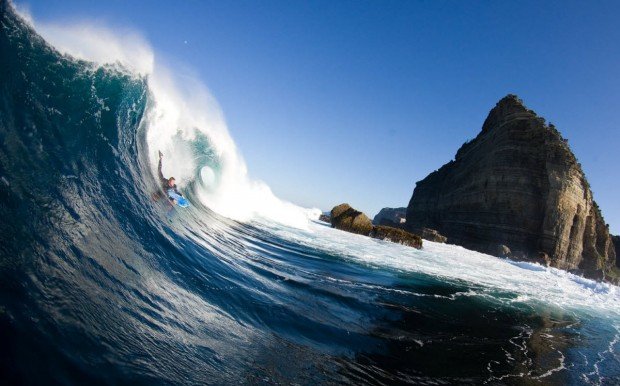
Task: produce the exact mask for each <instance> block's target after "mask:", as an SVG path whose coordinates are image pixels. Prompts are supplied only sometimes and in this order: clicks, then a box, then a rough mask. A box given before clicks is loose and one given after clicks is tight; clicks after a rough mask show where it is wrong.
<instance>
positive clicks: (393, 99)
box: [17, 0, 620, 234]
mask: <svg viewBox="0 0 620 386" xmlns="http://www.w3.org/2000/svg"><path fill="white" fill-rule="evenodd" d="M17 3H18V4H19V5H20V6H25V7H26V8H27V9H29V10H30V12H31V14H32V15H33V16H34V18H35V20H40V21H46V22H49V21H54V22H65V21H66V22H73V21H84V20H96V21H98V22H100V23H103V24H105V25H108V26H112V27H114V26H119V27H129V28H131V29H133V30H136V31H138V32H140V33H141V34H142V35H143V36H144V37H145V38H146V39H147V40H148V41H149V42H150V44H151V45H152V47H153V48H154V50H155V52H156V54H160V55H162V56H164V57H165V58H167V59H172V60H173V61H174V62H178V63H182V64H183V65H185V66H188V67H190V68H193V69H194V70H195V71H196V72H197V73H198V74H199V76H200V77H201V79H202V80H203V81H204V83H205V84H206V85H207V87H208V88H209V89H210V90H211V92H212V94H213V95H214V96H215V98H216V99H217V100H218V101H219V103H220V105H221V107H222V109H223V110H224V114H225V116H226V119H227V122H228V126H229V130H230V132H231V134H232V136H233V138H234V139H235V141H236V142H237V145H238V146H239V148H240V150H241V152H242V154H243V155H244V157H245V159H246V161H247V164H248V168H249V171H250V174H251V175H252V176H253V177H254V178H258V179H261V180H264V181H265V182H267V183H268V184H269V185H270V186H271V187H272V189H273V190H274V192H275V193H276V194H278V195H279V196H280V197H282V198H285V199H288V200H290V201H293V202H295V203H298V204H300V205H303V206H316V207H320V208H322V209H324V210H328V209H331V207H332V206H333V205H335V204H338V203H340V202H345V201H346V202H349V203H351V204H352V205H353V206H355V207H357V208H360V209H361V210H363V211H365V212H366V213H368V214H369V215H371V216H372V215H374V214H375V213H376V212H377V211H378V210H379V209H380V208H382V207H385V206H406V205H407V203H408V201H409V199H410V197H411V193H412V191H413V188H414V186H415V182H416V181H418V180H420V179H422V178H424V177H425V176H426V175H427V174H428V173H429V172H431V171H433V170H435V169H437V168H439V167H440V166H441V165H442V164H444V163H445V162H447V161H449V160H450V159H452V158H453V156H454V154H455V152H456V150H457V149H458V148H459V146H460V145H461V144H462V143H463V142H465V141H466V140H468V139H471V138H473V137H474V136H476V134H477V133H478V132H479V130H480V128H481V126H482V122H483V120H484V118H485V117H486V115H487V113H488V111H489V110H490V109H491V108H492V107H493V106H494V105H495V103H496V102H497V101H498V100H499V99H500V98H501V97H503V96H504V95H506V94H508V93H515V94H517V95H519V96H520V97H521V98H522V99H523V100H524V102H525V104H526V105H527V106H528V107H529V108H531V109H533V110H535V111H536V112H538V113H539V115H542V116H544V117H545V118H546V119H547V121H549V122H552V123H554V124H555V125H556V127H557V128H558V129H559V130H560V131H561V132H562V134H563V135H564V137H566V138H568V140H569V143H570V145H571V147H572V149H573V151H574V152H575V154H576V156H577V158H578V159H579V161H580V162H581V163H582V165H583V168H584V170H585V172H586V175H587V177H588V179H589V181H590V183H591V186H592V189H593V191H594V197H595V199H596V200H597V202H598V203H599V205H600V207H601V208H602V211H603V214H604V216H605V219H606V220H607V222H608V223H610V226H611V230H612V231H613V233H616V234H618V233H620V202H619V200H618V199H617V197H618V190H619V188H620V168H619V167H618V152H619V150H620V149H619V145H620V76H619V74H618V71H619V69H620V43H619V42H620V28H619V27H618V25H619V22H618V17H619V16H620V2H618V1H608V2H605V1H597V2H585V1H557V2H554V1H544V2H540V1H493V2H491V1H489V2H480V1H477V2H475V1H402V2H396V1H312V2H305V1H304V2H302V1H279V2H272V1H179V2H177V1H159V2H157V1H137V0H132V1H118V0H106V1H71V0H63V1H57V0H27V1H17ZM184 41H187V44H184Z"/></svg>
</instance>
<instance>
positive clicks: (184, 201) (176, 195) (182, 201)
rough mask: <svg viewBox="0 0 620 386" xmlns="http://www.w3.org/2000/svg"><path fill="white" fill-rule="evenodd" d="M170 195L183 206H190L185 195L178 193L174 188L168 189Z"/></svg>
mask: <svg viewBox="0 0 620 386" xmlns="http://www.w3.org/2000/svg"><path fill="white" fill-rule="evenodd" d="M168 197H170V198H173V199H174V201H176V203H177V205H178V206H180V207H181V208H187V207H188V206H189V201H187V200H186V199H185V197H183V196H180V195H178V194H177V193H176V192H175V191H174V190H173V189H170V190H168Z"/></svg>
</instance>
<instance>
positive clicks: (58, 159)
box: [0, 1, 620, 385]
mask: <svg viewBox="0 0 620 386" xmlns="http://www.w3.org/2000/svg"><path fill="white" fill-rule="evenodd" d="M0 12H1V17H0V20H1V29H0V218H1V220H0V232H1V234H2V237H1V239H0V345H1V346H0V347H1V351H0V383H1V384H46V385H47V384H69V385H71V384H131V385H138V384H145V385H153V384H218V385H220V384H222V385H223V384H232V383H235V384H238V383H240V384H339V385H340V384H482V383H486V384H557V385H563V384H584V383H585V384H620V358H619V354H618V344H619V343H618V339H619V338H618V337H619V333H618V330H619V327H618V326H619V325H620V323H619V319H620V318H619V316H618V313H617V312H616V311H617V309H616V311H614V308H615V307H616V305H618V304H620V301H619V300H618V299H620V297H619V296H617V292H615V291H614V290H613V289H610V288H609V287H603V288H600V287H599V286H597V285H596V284H594V283H591V282H588V281H583V282H576V283H575V282H574V281H570V280H573V279H570V280H569V279H566V278H564V277H560V276H557V275H559V274H557V273H556V274H554V273H553V272H551V273H549V272H546V271H545V272H536V269H535V268H532V267H531V266H527V267H526V266H515V265H510V264H508V263H504V262H495V261H494V260H490V259H487V258H486V257H483V256H482V257H480V256H479V254H475V253H474V252H468V251H465V250H462V249H458V248H455V247H448V246H445V247H442V246H435V245H433V244H430V245H428V246H427V247H426V248H425V250H424V251H415V250H409V249H407V248H405V247H401V246H396V245H391V244H388V243H381V242H377V241H374V240H366V239H362V238H358V236H353V235H340V234H338V233H337V231H334V230H331V229H328V228H326V227H325V226H324V225H320V224H318V223H312V224H310V229H308V230H297V229H289V228H287V227H284V226H279V225H277V224H273V223H269V222H260V221H252V222H248V223H240V222H235V221H232V220H228V219H226V218H223V217H221V216H219V215H217V214H215V213H213V212H212V211H211V210H209V208H207V207H206V206H203V205H202V204H201V203H200V201H199V200H198V199H196V197H194V195H193V193H195V192H193V190H192V189H193V188H196V187H192V185H191V184H190V186H189V188H188V190H187V192H186V193H187V194H188V195H189V199H190V201H192V203H193V206H192V208H190V209H188V210H184V211H180V210H170V209H169V208H168V207H167V205H166V204H165V203H162V202H156V201H155V202H154V201H152V199H151V194H152V193H153V192H154V191H157V185H156V182H155V180H154V178H153V174H152V169H151V166H150V164H149V162H148V157H147V153H148V151H150V149H148V144H147V142H146V140H145V138H146V130H148V125H147V123H148V122H146V120H147V118H146V117H147V112H148V110H149V109H150V108H152V103H151V97H152V96H151V93H150V91H149V87H148V79H147V78H144V77H140V76H137V75H133V74H131V73H130V72H128V71H127V70H125V69H123V68H122V67H121V66H118V65H109V66H105V67H101V66H97V65H94V64H91V63H88V62H83V61H79V60H76V59H73V58H71V57H67V56H63V55H61V54H60V53H59V52H57V51H55V50H54V49H53V48H52V47H51V46H49V45H48V44H46V43H45V42H44V41H43V40H42V38H41V37H39V36H38V35H37V34H36V32H35V31H34V30H33V29H31V28H30V27H28V26H27V25H26V24H25V23H24V22H23V21H22V20H21V19H20V18H19V17H18V16H17V15H16V14H15V13H14V11H13V10H12V9H11V8H10V6H7V4H6V3H5V2H4V1H0ZM200 141H201V143H200V146H197V147H196V151H202V152H210V151H211V150H210V149H205V146H208V141H206V140H204V139H200ZM472 259H473V260H472ZM470 260H471V261H474V260H475V261H476V262H478V261H480V262H483V264H486V266H484V267H482V266H480V268H477V267H478V266H476V265H474V264H470V265H468V266H466V267H465V268H463V267H461V266H460V265H459V264H460V263H461V262H464V263H463V264H469V263H467V262H469V261H470ZM494 264H503V265H498V266H497V267H495V266H494ZM478 269H480V271H479V272H478ZM486 270H488V271H486ZM541 270H542V269H541ZM455 272H457V274H455ZM488 272H494V274H489V273H488ZM503 275H504V276H503ZM541 275H547V276H541ZM553 275H556V276H553ZM555 277H557V283H551V284H549V278H555ZM552 280H555V279H552ZM534 282H537V283H546V284H541V287H537V285H534V284H531V283H534ZM515 283H516V284H515ZM520 283H524V284H523V285H521V284H520ZM567 283H568V284H567ZM573 286H574V287H573ZM526 295H527V296H526ZM563 299H566V300H567V301H566V302H565V304H564V302H563ZM573 299H577V300H573ZM581 302H583V303H581ZM605 302H607V306H605V304H603V305H604V306H601V307H599V306H600V304H599V303H605ZM575 303H579V304H575Z"/></svg>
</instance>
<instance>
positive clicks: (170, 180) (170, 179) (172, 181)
mask: <svg viewBox="0 0 620 386" xmlns="http://www.w3.org/2000/svg"><path fill="white" fill-rule="evenodd" d="M174 181H175V179H174V177H170V178H168V186H174Z"/></svg>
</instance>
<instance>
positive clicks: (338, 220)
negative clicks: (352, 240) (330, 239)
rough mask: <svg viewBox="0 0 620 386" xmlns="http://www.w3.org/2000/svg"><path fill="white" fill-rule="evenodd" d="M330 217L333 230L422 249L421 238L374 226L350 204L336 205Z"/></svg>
mask: <svg viewBox="0 0 620 386" xmlns="http://www.w3.org/2000/svg"><path fill="white" fill-rule="evenodd" d="M330 217H331V224H332V227H333V228H336V229H340V230H343V231H346V232H351V233H357V234H360V235H364V236H369V237H372V238H374V239H380V240H387V241H391V242H393V243H398V244H402V245H407V246H410V247H414V248H418V249H420V248H422V238H420V236H418V235H415V234H412V233H409V232H407V231H405V230H403V229H399V228H394V227H390V226H385V225H372V223H371V222H370V219H369V218H368V216H366V215H365V214H364V213H362V212H360V211H359V210H356V209H353V208H352V207H351V206H350V205H349V204H340V205H336V206H335V207H334V208H333V209H332V210H331V216H330Z"/></svg>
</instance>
